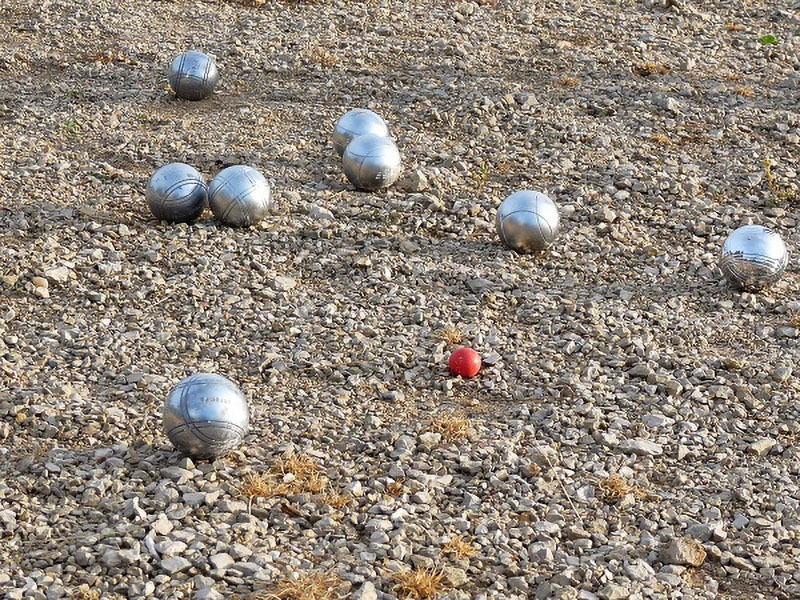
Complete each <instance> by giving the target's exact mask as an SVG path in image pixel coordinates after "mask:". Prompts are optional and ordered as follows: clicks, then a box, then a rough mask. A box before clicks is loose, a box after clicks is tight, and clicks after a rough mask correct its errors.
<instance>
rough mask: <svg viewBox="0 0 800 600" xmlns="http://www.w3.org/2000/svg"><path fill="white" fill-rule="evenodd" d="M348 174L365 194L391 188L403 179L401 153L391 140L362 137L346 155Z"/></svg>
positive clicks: (343, 162) (350, 146) (344, 155)
mask: <svg viewBox="0 0 800 600" xmlns="http://www.w3.org/2000/svg"><path fill="white" fill-rule="evenodd" d="M342 166H343V167H344V174H345V175H347V179H349V180H350V183H352V184H353V185H354V186H356V187H357V188H359V189H361V190H368V191H372V190H377V189H380V188H384V187H389V186H390V185H392V184H393V183H394V182H395V181H397V178H398V177H399V176H400V171H401V170H402V166H401V164H400V151H399V150H398V149H397V146H395V145H394V142H393V141H392V140H390V139H389V138H388V137H383V136H378V135H360V136H358V137H357V138H353V141H351V142H350V143H349V144H347V148H345V151H344V154H343V155H342Z"/></svg>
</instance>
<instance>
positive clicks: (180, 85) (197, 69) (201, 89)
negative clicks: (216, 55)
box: [167, 50, 219, 100]
mask: <svg viewBox="0 0 800 600" xmlns="http://www.w3.org/2000/svg"><path fill="white" fill-rule="evenodd" d="M167 78H168V79H169V85H170V87H172V90H173V91H174V92H175V95H176V96H178V98H183V99H184V100H202V99H203V98H205V97H207V96H210V95H211V92H213V91H214V88H215V87H216V85H217V82H219V72H217V65H215V64H214V60H213V59H212V58H211V57H210V56H208V55H207V54H203V53H202V52H197V51H195V50H189V51H188V52H184V53H182V54H179V55H178V56H176V57H175V59H174V60H173V61H172V64H170V66H169V75H168V76H167Z"/></svg>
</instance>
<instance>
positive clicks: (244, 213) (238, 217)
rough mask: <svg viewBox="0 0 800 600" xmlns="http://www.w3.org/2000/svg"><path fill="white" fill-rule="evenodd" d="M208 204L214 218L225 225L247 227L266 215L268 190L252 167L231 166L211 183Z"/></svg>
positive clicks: (267, 185) (262, 177)
mask: <svg viewBox="0 0 800 600" xmlns="http://www.w3.org/2000/svg"><path fill="white" fill-rule="evenodd" d="M208 204H209V206H210V207H211V211H212V212H213V213H214V216H215V217H217V218H218V219H219V220H220V221H222V222H223V223H225V224H226V225H231V226H233V227H247V226H249V225H254V224H255V223H258V222H259V221H260V220H261V219H263V218H264V217H266V216H267V214H269V208H270V206H271V205H272V188H271V187H270V185H269V182H268V181H267V180H266V178H265V177H264V176H263V175H262V174H261V173H259V172H258V171H257V170H255V169H254V168H253V167H247V166H245V165H235V166H233V167H228V168H227V169H223V170H222V171H220V172H219V173H218V174H217V176H216V177H214V179H212V180H211V185H209V186H208Z"/></svg>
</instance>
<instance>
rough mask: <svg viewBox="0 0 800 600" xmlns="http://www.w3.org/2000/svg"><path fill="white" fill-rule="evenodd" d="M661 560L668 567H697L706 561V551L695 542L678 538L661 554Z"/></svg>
mask: <svg viewBox="0 0 800 600" xmlns="http://www.w3.org/2000/svg"><path fill="white" fill-rule="evenodd" d="M661 560H662V562H664V563H666V564H669V565H686V566H689V567H699V566H700V565H702V564H703V562H704V561H705V560H706V551H705V549H704V548H703V545H702V544H701V543H700V542H698V541H697V540H694V539H691V538H678V539H675V540H672V542H671V543H670V544H669V546H667V547H666V548H665V549H664V550H663V551H662V552H661Z"/></svg>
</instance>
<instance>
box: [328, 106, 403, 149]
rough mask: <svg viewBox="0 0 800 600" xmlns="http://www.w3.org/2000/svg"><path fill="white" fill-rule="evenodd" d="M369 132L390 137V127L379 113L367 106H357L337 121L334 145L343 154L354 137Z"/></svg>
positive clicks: (334, 131)
mask: <svg viewBox="0 0 800 600" xmlns="http://www.w3.org/2000/svg"><path fill="white" fill-rule="evenodd" d="M367 134H371V135H378V136H381V137H389V128H388V127H387V126H386V121H384V120H383V119H382V118H381V117H380V115H378V114H377V113H374V112H372V111H371V110H368V109H366V108H356V109H354V110H351V111H350V112H347V113H345V114H343V115H342V116H341V118H340V119H339V120H338V121H337V123H336V127H335V128H334V130H333V147H334V148H335V149H336V153H337V154H338V155H339V156H342V155H343V154H344V150H345V148H347V144H349V143H350V142H351V141H352V140H353V138H355V137H358V136H360V135H367Z"/></svg>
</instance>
